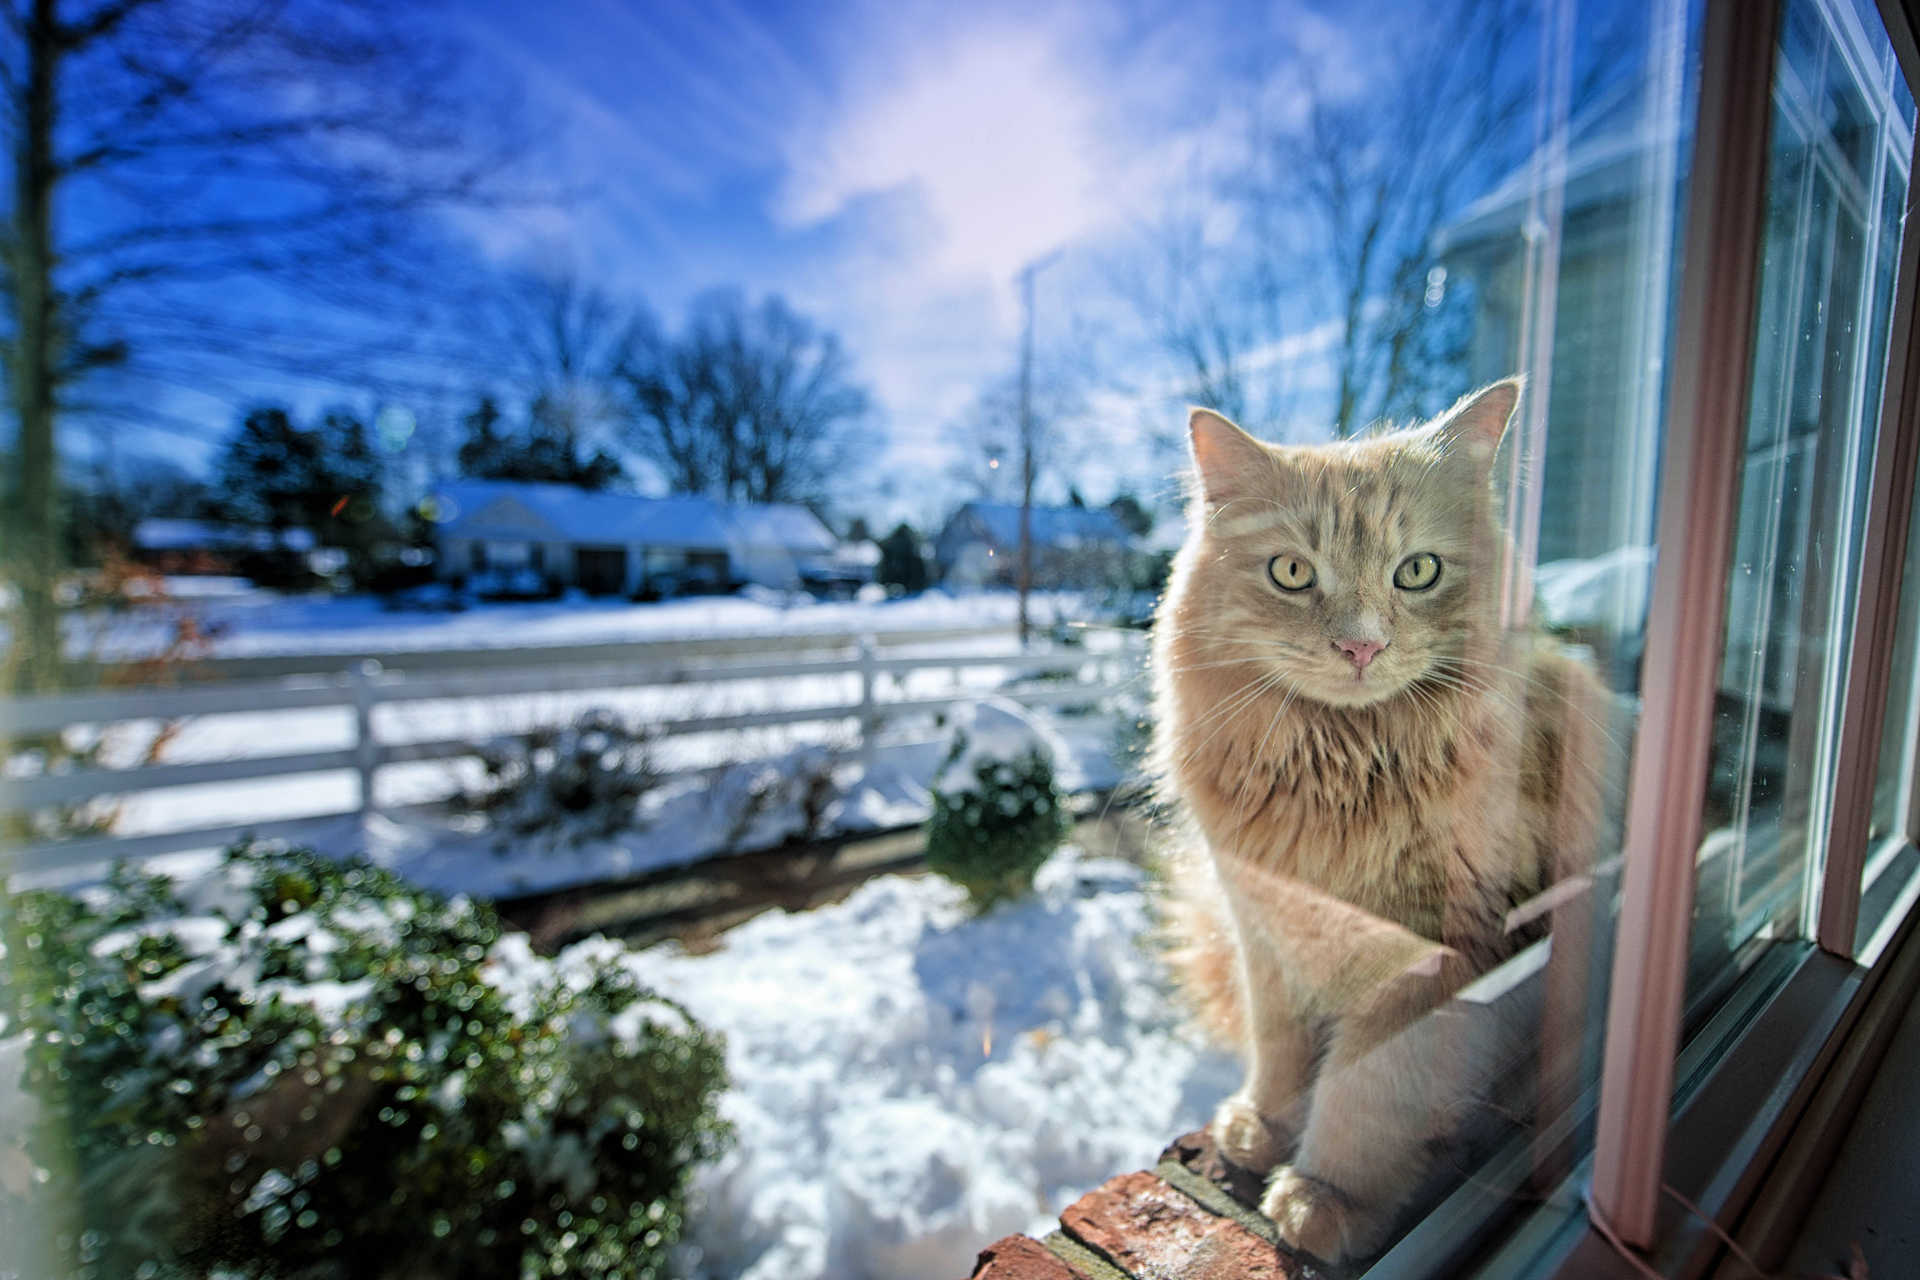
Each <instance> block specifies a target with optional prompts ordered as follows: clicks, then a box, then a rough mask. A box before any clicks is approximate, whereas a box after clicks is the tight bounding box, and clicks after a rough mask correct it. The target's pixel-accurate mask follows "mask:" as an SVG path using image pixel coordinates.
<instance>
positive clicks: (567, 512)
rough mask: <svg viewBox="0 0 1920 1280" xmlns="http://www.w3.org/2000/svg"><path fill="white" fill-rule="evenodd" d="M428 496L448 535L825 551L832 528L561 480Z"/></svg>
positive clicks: (812, 520) (781, 514) (795, 512)
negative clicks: (439, 512)
mask: <svg viewBox="0 0 1920 1280" xmlns="http://www.w3.org/2000/svg"><path fill="white" fill-rule="evenodd" d="M433 496H434V499H435V501H436V502H437V503H439V504H440V505H441V506H442V507H443V508H444V509H445V512H446V514H445V515H444V517H443V518H442V520H441V531H442V533H444V534H445V535H447V536H449V537H455V538H482V539H494V540H498V541H503V542H504V541H542V542H571V543H580V544H587V545H594V544H609V545H617V544H626V543H644V544H645V545H647V546H654V547H689V548H703V549H729V550H733V549H744V548H748V547H779V548H781V549H783V550H787V551H792V552H795V553H803V552H820V551H831V550H832V549H833V547H834V537H833V534H832V533H830V532H829V531H828V530H827V527H826V526H825V525H823V524H821V523H820V521H819V518H818V517H816V516H815V515H814V514H813V513H812V512H811V511H808V510H807V509H806V508H805V507H796V506H765V507H755V506H737V507H736V506H728V505H727V504H726V503H722V502H715V501H713V500H712V499H709V498H642V497H639V496H638V495H635V494H631V493H595V492H591V491H589V490H585V489H580V488H576V487H574V486H573V485H566V484H540V483H535V482H532V481H520V480H461V481H455V482H453V483H449V484H443V485H439V486H437V487H436V488H435V489H434V494H433Z"/></svg>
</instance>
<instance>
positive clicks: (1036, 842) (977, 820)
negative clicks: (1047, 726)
mask: <svg viewBox="0 0 1920 1280" xmlns="http://www.w3.org/2000/svg"><path fill="white" fill-rule="evenodd" d="M963 745H964V744H961V745H957V746H956V748H955V752H956V756H957V755H958V754H959V752H960V751H961V750H962V749H963ZM972 774H973V778H972V784H973V785H972V786H971V787H969V788H964V789H962V788H949V787H946V786H941V785H938V784H936V786H935V788H934V792H933V813H932V815H931V816H930V817H929V818H928V819H927V865H928V867H930V868H931V869H932V870H933V871H935V872H937V873H938V874H940V875H943V876H945V877H946V878H947V879H949V880H951V881H953V882H954V883H955V884H958V885H959V886H961V887H962V888H964V889H965V890H966V891H967V896H968V898H970V899H971V900H972V902H973V905H974V908H975V909H976V910H979V911H985V910H987V909H988V908H990V907H992V906H993V905H994V904H995V903H997V902H1002V901H1005V900H1007V899H1010V898H1018V897H1020V896H1021V895H1022V894H1024V893H1026V892H1027V891H1028V890H1029V889H1031V888H1032V887H1033V873H1034V872H1036V871H1038V870H1039V869H1040V864H1041V863H1043V862H1045V861H1046V860H1047V858H1048V856H1049V855H1050V854H1052V853H1053V851H1054V850H1055V849H1057V848H1059V847H1060V842H1061V841H1062V840H1064V839H1066V837H1067V833H1068V832H1069V831H1071V830H1072V829H1073V819H1072V817H1071V816H1070V815H1069V814H1068V812H1067V805H1066V799H1065V797H1063V796H1062V795H1061V794H1060V792H1059V789H1058V788H1057V787H1055V786H1054V781H1053V764H1052V762H1051V761H1049V760H1048V759H1047V757H1046V756H1045V755H1043V754H1042V753H1041V752H1039V751H1028V752H1027V753H1026V754H1024V755H1022V756H1020V757H1019V758H1018V759H1015V760H1010V761H1009V760H994V759H990V758H988V759H980V760H976V761H975V762H974V763H973V767H972Z"/></svg>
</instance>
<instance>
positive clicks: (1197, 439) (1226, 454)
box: [1187, 409, 1273, 507]
mask: <svg viewBox="0 0 1920 1280" xmlns="http://www.w3.org/2000/svg"><path fill="white" fill-rule="evenodd" d="M1187 433H1188V435H1189V436H1191V437H1192V440H1193V469H1194V471H1195V473H1196V474H1198V475H1199V477H1200V492H1201V493H1202V494H1203V495H1205V497H1206V500H1207V504H1208V505H1209V506H1215V507H1219V506H1224V505H1226V504H1227V503H1229V502H1232V501H1233V500H1234V499H1235V498H1241V497H1245V496H1247V495H1248V494H1249V493H1251V492H1253V487H1252V486H1253V483H1254V478H1255V477H1257V476H1259V475H1260V474H1261V473H1262V472H1264V471H1268V470H1271V469H1272V467H1273V456H1272V455H1271V454H1269V453H1268V452H1267V449H1266V446H1265V445H1263V444H1261V443H1260V442H1259V441H1258V440H1255V439H1254V438H1253V437H1252V436H1250V435H1248V434H1247V433H1246V432H1244V431H1242V430H1241V429H1240V428H1239V427H1236V426H1234V425H1233V423H1231V422H1229V421H1227V419H1225V418H1223V417H1222V416H1220V415H1219V414H1217V413H1215V412H1214V411H1213V410H1211V409H1195V410H1194V411H1193V412H1192V414H1191V415H1189V417H1188V418H1187Z"/></svg>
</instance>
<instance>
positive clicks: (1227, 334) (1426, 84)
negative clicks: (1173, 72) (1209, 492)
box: [1116, 0, 1533, 435]
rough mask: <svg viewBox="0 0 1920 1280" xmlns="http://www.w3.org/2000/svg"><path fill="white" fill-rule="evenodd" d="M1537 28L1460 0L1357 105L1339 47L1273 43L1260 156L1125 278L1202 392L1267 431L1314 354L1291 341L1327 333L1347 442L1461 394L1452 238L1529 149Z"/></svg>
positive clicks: (1184, 202) (1202, 198) (1232, 158)
mask: <svg viewBox="0 0 1920 1280" xmlns="http://www.w3.org/2000/svg"><path fill="white" fill-rule="evenodd" d="M1521 17H1522V8H1521V6H1520V5H1519V4H1518V3H1517V0H1442V2H1441V3H1440V4H1439V5H1438V6H1437V7H1436V8H1435V9H1434V10H1433V11H1431V12H1429V13H1426V14H1423V17H1422V21H1421V22H1420V23H1419V24H1417V25H1418V30H1417V31H1415V32H1412V33H1410V34H1406V35H1403V36H1401V37H1399V38H1397V39H1396V38H1394V37H1392V36H1388V37H1386V38H1385V40H1384V41H1381V42H1375V43H1374V45H1373V47H1374V48H1375V49H1376V50H1378V52H1377V57H1378V63H1377V64H1376V65H1374V66H1372V67H1370V68H1369V69H1368V73H1367V74H1366V75H1365V76H1364V78H1363V80H1364V84H1363V87H1360V88H1357V89H1353V90H1349V91H1347V93H1346V94H1345V95H1344V96H1342V95H1338V94H1335V93H1334V92H1333V91H1332V90H1330V89H1329V88H1328V87H1327V83H1328V81H1329V80H1330V79H1331V77H1330V76H1329V75H1327V74H1326V70H1327V69H1326V68H1324V67H1323V66H1322V65H1321V61H1320V59H1321V57H1323V56H1325V55H1323V54H1310V53H1306V52H1303V51H1300V50H1297V49H1293V50H1288V49H1284V48H1269V47H1268V46H1267V45H1266V44H1263V45H1262V46H1261V47H1262V48H1263V49H1265V50H1266V55H1267V56H1264V57H1262V58H1260V59H1253V60H1250V61H1249V64H1248V65H1249V71H1248V77H1247V81H1246V82H1245V84H1244V85H1243V88H1244V95H1243V96H1244V101H1243V102H1241V103H1240V104H1238V114H1239V115H1240V116H1241V118H1242V119H1243V120H1244V122H1245V123H1244V130H1243V133H1242V135H1241V138H1240V144H1239V145H1238V146H1237V147H1235V148H1232V149H1231V150H1230V152H1229V154H1228V156H1227V158H1226V159H1225V160H1224V161H1219V162H1216V163H1214V165H1213V167H1212V168H1211V169H1206V168H1201V169H1199V170H1198V171H1196V172H1195V174H1194V175H1193V176H1192V177H1191V178H1190V179H1189V180H1188V181H1187V182H1186V183H1184V184H1182V185H1181V186H1180V187H1179V188H1178V189H1177V190H1176V192H1175V193H1174V195H1173V196H1172V197H1171V199H1170V200H1169V203H1168V205H1167V207H1166V208H1165V209H1164V210H1162V211H1161V213H1160V214H1159V215H1158V216H1156V217H1155V218H1153V219H1151V220H1149V221H1147V222H1146V223H1144V224H1143V226H1142V228H1141V237H1140V239H1141V244H1142V248H1143V252H1141V253H1140V254H1138V255H1136V256H1135V257H1134V258H1133V259H1132V260H1131V261H1130V262H1128V263H1126V264H1125V265H1124V266H1123V268H1122V269H1121V270H1119V271H1118V272H1117V273H1116V284H1117V286H1118V288H1119V291H1120V293H1121V294H1122V296H1123V297H1125V298H1126V299H1127V300H1128V302H1129V303H1130V305H1131V308H1132V310H1133V312H1134V314H1135V317H1136V319H1137V320H1138V322H1139V324H1140V326H1141V328H1142V330H1143V336H1144V337H1145V338H1146V340H1147V342H1148V343H1149V345H1150V346H1151V347H1152V348H1153V349H1154V350H1156V351H1157V352H1158V353H1159V354H1160V356H1161V357H1162V359H1163V360H1164V361H1165V362H1166V363H1167V364H1168V365H1169V366H1171V371H1172V373H1173V375H1174V377H1175V379H1176V380H1177V383H1178V386H1179V391H1180V394H1181V395H1182V397H1183V398H1185V399H1187V400H1189V401H1191V402H1194V403H1199V404H1204V405H1207V406H1209V407H1211V408H1216V409H1219V410H1221V411H1222V412H1224V413H1227V414H1228V415H1230V416H1232V417H1235V418H1238V419H1241V420H1243V421H1251V422H1253V423H1254V424H1256V425H1258V424H1260V423H1262V422H1272V421H1274V420H1277V419H1279V418H1281V417H1283V416H1284V415H1285V413H1286V411H1287V409H1288V408H1289V406H1290V404H1291V402H1292V393H1293V388H1292V387H1291V386H1290V385H1289V383H1290V381H1291V378H1290V374H1291V370H1290V369H1289V365H1290V363H1292V362H1293V361H1295V360H1298V359H1300V358H1302V357H1303V355H1304V351H1303V350H1302V351H1290V350H1289V348H1290V347H1301V348H1304V344H1305V340H1306V339H1307V338H1308V336H1309V335H1310V333H1311V331H1313V330H1315V329H1320V328H1328V329H1331V331H1332V333H1333V347H1332V360H1331V363H1332V366H1333V370H1332V371H1333V374H1334V382H1335V392H1334V405H1333V419H1334V422H1333V425H1334V429H1335V431H1336V432H1337V433H1338V434H1341V435H1346V434H1349V433H1351V432H1353V431H1355V430H1357V429H1359V428H1360V427H1361V426H1362V425H1364V424H1365V423H1366V422H1367V421H1369V420H1371V419H1372V418H1374V417H1377V416H1380V415H1383V414H1395V413H1412V412H1418V411H1420V410H1422V409H1423V408H1428V407H1432V406H1431V402H1432V401H1434V400H1436V399H1442V398H1444V397H1445V396H1446V395H1448V394H1451V392H1452V391H1453V390H1454V389H1455V388H1454V387H1453V385H1452V384H1453V381H1454V380H1456V379H1457V378H1458V377H1460V376H1463V375H1462V373H1461V368H1460V357H1461V355H1462V352H1461V351H1460V350H1458V349H1457V348H1458V345H1459V344H1458V339H1459V338H1460V336H1461V333H1460V326H1459V325H1458V324H1457V322H1456V321H1457V317H1456V315H1455V314H1454V312H1453V310H1452V309H1450V308H1448V307H1447V306H1446V305H1445V303H1446V301H1447V299H1446V291H1445V288H1444V282H1443V280H1442V278H1441V277H1440V276H1438V275H1436V274H1434V268H1435V267H1437V266H1438V263H1437V262H1436V261H1435V257H1434V240H1435V236H1436V233H1437V232H1439V231H1440V230H1441V229H1442V228H1443V227H1444V226H1445V225H1446V224H1447V222H1448V221H1449V220H1450V219H1452V218H1453V217H1455V216H1456V215H1457V214H1458V213H1459V212H1460V211H1461V209H1462V207H1463V206H1464V204H1465V201H1466V199H1467V198H1468V197H1469V196H1470V195H1471V194H1473V193H1474V192H1476V191H1478V190H1482V189H1484V188H1485V186H1486V185H1487V184H1488V183H1490V182H1491V181H1492V180H1493V179H1494V178H1497V177H1498V176H1500V174H1501V171H1502V166H1503V165H1506V164H1509V163H1511V162H1512V161H1514V160H1517V158H1518V157H1519V155H1521V154H1522V153H1523V143H1524V139H1523V138H1522V136H1521V135H1522V134H1524V133H1526V132H1527V131H1526V130H1525V129H1524V128H1523V127H1522V126H1523V125H1524V123H1525V118H1526V109H1527V107H1528V106H1529V105H1530V104H1531V103H1532V101H1533V99H1532V96H1531V95H1532V89H1533V86H1532V84H1531V83H1530V81H1529V80H1528V78H1527V76H1526V75H1525V74H1524V72H1523V71H1521V70H1518V69H1517V68H1518V64H1519V63H1520V62H1522V61H1525V50H1526V48H1527V46H1528V44H1529V42H1526V41H1519V40H1516V39H1515V34H1516V30H1517V28H1518V27H1519V25H1520V21H1521ZM1256 43H1258V41H1256ZM1276 65H1277V66H1278V67H1279V70H1278V72H1275V71H1274V70H1273V68H1274V67H1275V66H1276ZM1300 101H1304V103H1305V107H1304V110H1302V109H1300V108H1299V107H1297V106H1287V107H1286V108H1285V109H1282V107H1281V106H1276V105H1274V104H1275V103H1280V104H1290V103H1297V102H1300Z"/></svg>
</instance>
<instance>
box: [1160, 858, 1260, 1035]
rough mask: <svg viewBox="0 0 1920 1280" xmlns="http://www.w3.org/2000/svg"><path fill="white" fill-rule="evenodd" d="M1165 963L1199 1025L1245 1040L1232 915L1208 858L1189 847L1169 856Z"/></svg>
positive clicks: (1244, 1024)
mask: <svg viewBox="0 0 1920 1280" xmlns="http://www.w3.org/2000/svg"><path fill="white" fill-rule="evenodd" d="M1169 871H1170V881H1171V884H1170V889H1171V892H1170V893H1169V894H1168V898H1167V913H1166V917H1167V937H1168V941H1169V942H1170V943H1171V944H1172V945H1171V947H1170V949H1169V950H1168V952H1167V963H1168V964H1170V965H1171V966H1172V968H1173V972H1174V976H1175V978H1176V979H1178V981H1179V985H1180V989H1181V992H1182V994H1183V995H1184V996H1185V997H1186V1000H1187V1003H1188V1004H1189V1005H1190V1006H1192V1008H1193V1012H1194V1015H1195V1017H1197V1018H1198V1019H1199V1020H1200V1024H1201V1025H1202V1026H1203V1027H1205V1028H1206V1029H1207V1031H1208V1032H1210V1033H1211V1034H1212V1035H1214V1036H1216V1037H1218V1038H1219V1039H1220V1040H1221V1041H1222V1042H1223V1043H1225V1044H1227V1045H1230V1046H1233V1047H1236V1048H1237V1047H1239V1046H1240V1045H1241V1044H1243V1043H1244V1041H1245V1030H1246V1011H1245V1001H1244V999H1243V998H1242V995H1241V991H1240V957H1239V954H1238V947H1237V943H1236V942H1235V940H1234V936H1233V925H1232V917H1231V916H1230V915H1229V914H1228V907H1227V902H1226V898H1225V897H1224V895H1223V894H1222V893H1221V891H1220V881H1219V879H1218V878H1217V877H1216V876H1215V875H1214V871H1213V863H1212V860H1211V859H1209V858H1208V857H1207V854H1206V852H1205V850H1201V849H1189V850H1187V851H1184V852H1182V853H1179V854H1176V855H1175V856H1174V857H1173V858H1172V859H1171V860H1170V866H1169Z"/></svg>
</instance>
